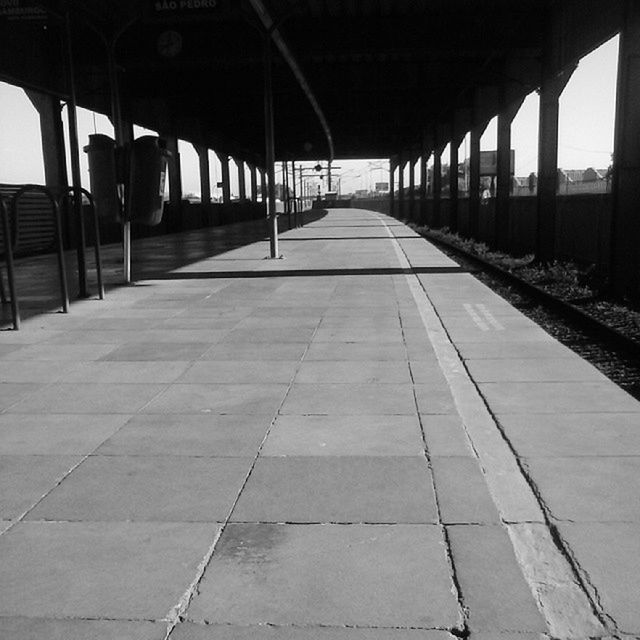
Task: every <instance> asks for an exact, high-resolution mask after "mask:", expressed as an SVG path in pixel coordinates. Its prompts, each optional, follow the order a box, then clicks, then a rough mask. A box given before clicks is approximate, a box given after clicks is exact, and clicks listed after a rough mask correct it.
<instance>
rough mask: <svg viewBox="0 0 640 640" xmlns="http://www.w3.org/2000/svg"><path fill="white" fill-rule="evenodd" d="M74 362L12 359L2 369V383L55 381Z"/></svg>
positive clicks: (0, 381)
mask: <svg viewBox="0 0 640 640" xmlns="http://www.w3.org/2000/svg"><path fill="white" fill-rule="evenodd" d="M74 364H75V363H73V362H69V361H67V362H56V361H55V360H27V361H23V360H10V361H6V362H4V363H3V365H4V366H3V367H2V369H1V370H0V383H3V382H26V383H39V382H42V383H47V382H55V381H56V380H58V379H59V378H60V377H61V376H62V375H63V374H64V373H65V372H67V371H68V370H69V369H71V368H72V367H73V366H74Z"/></svg>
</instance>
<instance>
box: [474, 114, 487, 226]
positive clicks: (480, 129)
mask: <svg viewBox="0 0 640 640" xmlns="http://www.w3.org/2000/svg"><path fill="white" fill-rule="evenodd" d="M488 124H489V123H488V121H487V122H483V123H481V124H476V125H474V126H473V127H472V128H471V136H470V139H469V235H470V236H471V237H472V238H477V237H478V231H479V220H480V195H481V194H480V140H481V138H482V134H483V133H484V132H485V129H486V128H487V125H488Z"/></svg>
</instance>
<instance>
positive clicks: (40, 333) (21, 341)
mask: <svg viewBox="0 0 640 640" xmlns="http://www.w3.org/2000/svg"><path fill="white" fill-rule="evenodd" d="M57 334H58V332H57V331H56V330H55V329H30V328H28V327H27V328H25V327H23V328H22V329H20V331H13V330H11V329H9V330H3V331H1V332H0V337H2V344H5V345H21V346H23V347H26V346H28V345H35V344H37V343H39V342H42V341H43V340H46V339H47V338H51V337H53V336H55V335H57Z"/></svg>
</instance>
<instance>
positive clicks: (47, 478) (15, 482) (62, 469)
mask: <svg viewBox="0 0 640 640" xmlns="http://www.w3.org/2000/svg"><path fill="white" fill-rule="evenodd" d="M81 459H82V458H81V457H80V456H25V455H11V456H7V455H3V456H0V518H1V519H3V520H14V519H16V518H18V517H20V516H21V515H22V514H23V513H24V512H25V511H26V510H27V509H29V508H31V507H32V506H33V505H34V504H35V503H36V502H38V500H40V498H42V496H43V495H45V494H46V493H48V492H49V491H50V490H51V489H52V488H53V487H54V486H55V485H56V484H57V482H59V481H60V480H61V479H62V478H63V477H64V476H65V475H66V474H67V473H68V472H69V470H70V469H72V468H73V467H74V466H75V465H76V464H78V462H80V460H81Z"/></svg>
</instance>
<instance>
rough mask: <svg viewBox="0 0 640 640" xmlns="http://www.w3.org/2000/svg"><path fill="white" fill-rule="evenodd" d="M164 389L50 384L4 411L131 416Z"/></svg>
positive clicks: (129, 385) (90, 384) (149, 386)
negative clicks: (127, 414)
mask: <svg viewBox="0 0 640 640" xmlns="http://www.w3.org/2000/svg"><path fill="white" fill-rule="evenodd" d="M164 388H165V385H160V384H114V383H111V384H104V383H101V384H98V383H86V384H84V383H83V384H81V383H68V384H63V383H54V384H51V385H48V386H46V387H44V388H42V389H40V390H38V391H36V392H33V393H31V394H29V395H27V396H26V397H24V398H23V399H22V400H20V401H19V402H17V403H16V404H14V405H12V406H11V407H9V408H8V409H7V411H8V412H9V413H39V414H42V413H135V412H136V411H137V410H138V409H141V408H142V407H143V406H144V405H146V404H147V403H148V402H149V401H150V400H151V399H152V398H153V397H155V396H157V395H158V393H160V392H161V391H162V390H163V389H164Z"/></svg>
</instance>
